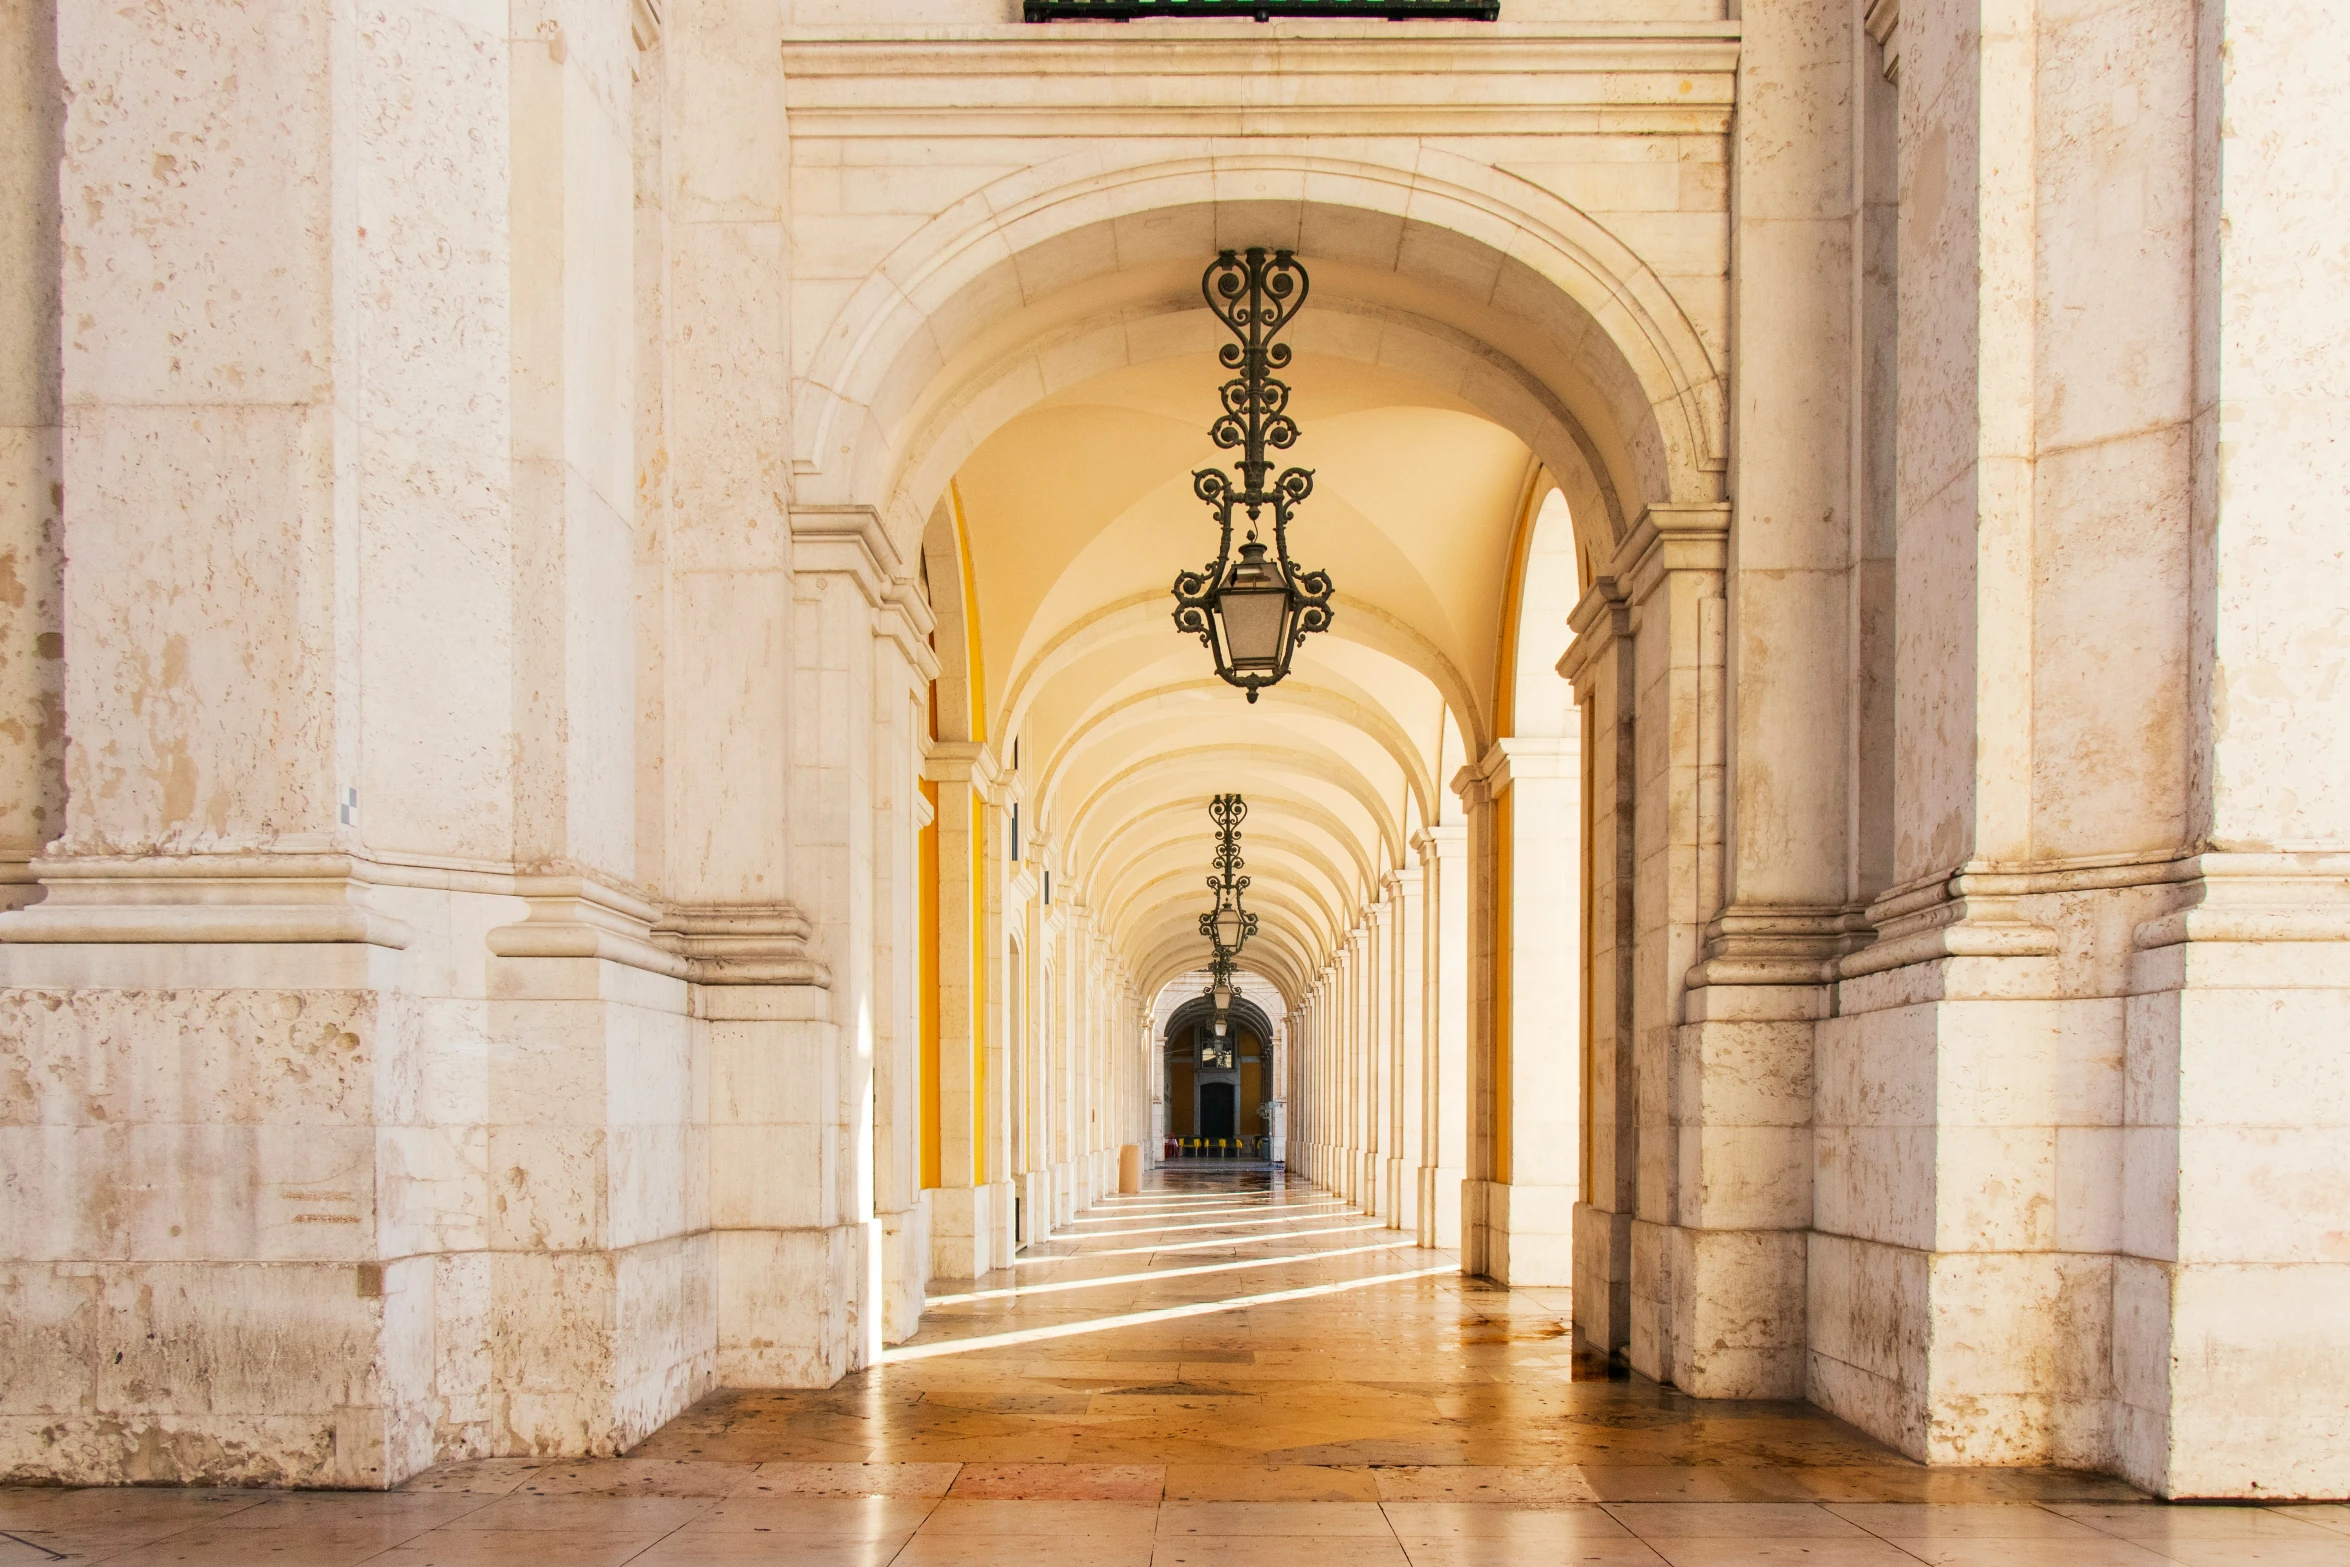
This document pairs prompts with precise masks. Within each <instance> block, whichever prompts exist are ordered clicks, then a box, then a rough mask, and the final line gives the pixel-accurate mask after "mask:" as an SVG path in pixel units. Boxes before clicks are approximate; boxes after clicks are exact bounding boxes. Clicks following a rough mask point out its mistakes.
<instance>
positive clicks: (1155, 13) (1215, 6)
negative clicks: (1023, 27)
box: [1022, 0, 1501, 22]
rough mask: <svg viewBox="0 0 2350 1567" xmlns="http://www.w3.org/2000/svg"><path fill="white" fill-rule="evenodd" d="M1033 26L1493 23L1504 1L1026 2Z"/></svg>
mask: <svg viewBox="0 0 2350 1567" xmlns="http://www.w3.org/2000/svg"><path fill="white" fill-rule="evenodd" d="M1022 5H1023V10H1022V16H1023V19H1024V20H1026V21H1031V22H1141V21H1148V20H1149V19H1150V18H1152V17H1159V16H1165V17H1188V18H1198V17H1203V16H1218V17H1238V18H1241V19H1242V20H1245V21H1253V22H1270V21H1273V20H1274V19H1276V18H1291V17H1321V18H1324V19H1328V18H1332V17H1337V18H1342V19H1346V20H1350V21H1363V22H1494V21H1499V20H1500V19H1501V0H1022Z"/></svg>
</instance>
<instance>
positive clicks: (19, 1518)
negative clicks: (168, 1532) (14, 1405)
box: [0, 1486, 272, 1533]
mask: <svg viewBox="0 0 2350 1567" xmlns="http://www.w3.org/2000/svg"><path fill="white" fill-rule="evenodd" d="M271 1494H272V1493H270V1492H267V1491H242V1490H240V1491H216V1490H189V1491H182V1490H177V1489H172V1488H166V1487H160V1486H156V1487H148V1486H138V1487H131V1486H97V1487H91V1488H88V1489H82V1490H70V1491H69V1490H63V1489H60V1488H57V1487H53V1486H10V1487H7V1488H5V1489H0V1529H6V1530H9V1531H11V1532H12V1533H13V1532H19V1531H20V1529H35V1528H38V1529H53V1530H67V1529H84V1530H96V1531H101V1532H104V1531H113V1530H117V1529H127V1530H134V1531H135V1530H145V1529H152V1528H170V1529H187V1528H193V1527H194V1526H195V1525H197V1524H200V1523H211V1522H217V1521H218V1520H220V1519H223V1518H227V1517H229V1516H231V1515H233V1514H235V1513H239V1512H243V1511H245V1510H246V1509H247V1508H252V1507H258V1506H260V1505H261V1504H262V1503H263V1502H265V1501H267V1500H269V1498H270V1495H271Z"/></svg>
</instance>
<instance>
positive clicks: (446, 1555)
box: [367, 1529, 659, 1567]
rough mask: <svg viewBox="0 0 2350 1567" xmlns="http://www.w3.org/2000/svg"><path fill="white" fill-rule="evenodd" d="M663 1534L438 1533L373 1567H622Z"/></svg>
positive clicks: (371, 1562) (371, 1561) (372, 1561)
mask: <svg viewBox="0 0 2350 1567" xmlns="http://www.w3.org/2000/svg"><path fill="white" fill-rule="evenodd" d="M658 1538H659V1536H658V1535H653V1534H648V1533H644V1532H641V1531H627V1530H611V1529H435V1530H434V1531H433V1532H432V1533H430V1534H427V1535H425V1536H423V1537H421V1538H419V1539H415V1540H411V1541H409V1542H408V1543H407V1544H405V1545H401V1546H397V1547H395V1548H393V1549H391V1550H388V1551H385V1552H384V1553H383V1554H381V1555H380V1556H371V1557H368V1558H367V1562H368V1567H621V1563H623V1562H628V1561H633V1560H634V1559H635V1558H636V1557H638V1556H639V1555H641V1554H642V1553H643V1552H644V1551H645V1549H646V1548H647V1547H648V1546H650V1545H652V1544H653V1543H654V1541H655V1540H657V1539H658Z"/></svg>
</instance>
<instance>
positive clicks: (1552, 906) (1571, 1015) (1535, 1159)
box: [1476, 738, 1583, 1285]
mask: <svg viewBox="0 0 2350 1567" xmlns="http://www.w3.org/2000/svg"><path fill="white" fill-rule="evenodd" d="M1476 779H1477V782H1478V785H1479V786H1480V787H1481V788H1482V789H1483V791H1484V792H1485V794H1486V795H1487V796H1488V798H1489V801H1490V803H1489V804H1488V805H1487V807H1486V808H1487V809H1488V810H1490V811H1491V812H1492V813H1493V821H1494V834H1493V836H1494V844H1493V850H1492V852H1493V856H1494V861H1495V870H1496V873H1497V874H1496V881H1495V886H1494V890H1493V899H1494V905H1495V907H1494V924H1495V926H1496V930H1495V934H1494V936H1493V938H1492V951H1493V959H1492V964H1493V969H1494V981H1495V989H1496V996H1495V1001H1494V1014H1493V1019H1492V1034H1491V1037H1490V1038H1489V1040H1488V1042H1487V1046H1486V1049H1487V1053H1488V1060H1489V1066H1488V1072H1489V1074H1490V1077H1489V1081H1490V1082H1491V1089H1490V1098H1489V1103H1490V1105H1491V1107H1492V1108H1491V1110H1490V1111H1489V1112H1488V1113H1489V1115H1490V1117H1491V1120H1490V1121H1489V1123H1488V1135H1489V1136H1490V1137H1491V1138H1492V1147H1493V1151H1492V1154H1491V1168H1492V1174H1491V1175H1490V1176H1489V1177H1488V1180H1487V1184H1486V1185H1485V1187H1483V1188H1482V1189H1481V1191H1480V1197H1479V1200H1480V1201H1481V1202H1482V1204H1483V1207H1484V1213H1485V1237H1486V1238H1485V1242H1484V1245H1485V1252H1484V1266H1483V1267H1482V1269H1481V1270H1480V1271H1482V1272H1484V1273H1486V1274H1488V1275H1490V1276H1491V1277H1493V1278H1495V1279H1498V1280H1500V1281H1501V1282H1503V1283H1505V1284H1520V1285H1548V1284H1559V1285H1563V1284H1568V1283H1571V1282H1572V1276H1573V1271H1574V1262H1573V1253H1574V1205H1575V1200H1576V1196H1577V1193H1578V1190H1579V1188H1580V1185H1581V1176H1582V1136H1581V1133H1582V1093H1583V1082H1582V1055H1583V1051H1582V1039H1581V1029H1580V1027H1579V1026H1578V1023H1577V1019H1578V1018H1579V1017H1580V1015H1581V1012H1582V995H1581V989H1582V985H1581V979H1582V976H1581V974H1580V973H1579V972H1578V967H1577V965H1576V964H1575V962H1574V961H1573V954H1574V953H1575V951H1576V949H1577V947H1578V945H1579V943H1580V941H1581V937H1582V930H1581V898H1580V897H1579V896H1578V892H1577V883H1578V880H1579V877H1578V872H1579V870H1580V867H1581V863H1582V858H1581V847H1582V846H1581V833H1582V801H1581V798H1580V796H1581V792H1582V782H1583V780H1582V760H1581V755H1580V747H1579V744H1578V742H1577V741H1575V740H1572V739H1565V740H1561V739H1543V738H1526V739H1508V740H1501V741H1497V742H1496V743H1495V745H1494V748H1493V750H1492V751H1491V752H1489V753H1488V754H1487V755H1486V757H1485V759H1484V761H1483V762H1482V763H1481V764H1480V765H1479V767H1478V768H1477V769H1476Z"/></svg>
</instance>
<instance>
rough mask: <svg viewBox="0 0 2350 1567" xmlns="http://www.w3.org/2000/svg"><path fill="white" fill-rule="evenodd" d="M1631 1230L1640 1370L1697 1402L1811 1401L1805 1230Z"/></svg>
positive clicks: (1635, 1363) (1641, 1226)
mask: <svg viewBox="0 0 2350 1567" xmlns="http://www.w3.org/2000/svg"><path fill="white" fill-rule="evenodd" d="M1631 1230H1632V1248H1631V1249H1632V1287H1631V1330H1632V1331H1631V1341H1630V1353H1631V1361H1632V1369H1633V1370H1635V1371H1637V1372H1639V1373H1640V1374H1641V1375H1642V1376H1644V1377H1653V1378H1655V1379H1656V1380H1657V1381H1659V1382H1668V1383H1670V1384H1672V1385H1673V1386H1674V1387H1677V1388H1679V1389H1680V1390H1681V1391H1682V1392H1684V1393H1688V1394H1691V1395H1692V1396H1694V1397H1697V1398H1801V1397H1803V1396H1804V1388H1805V1385H1806V1353H1805V1304H1806V1297H1805V1242H1806V1239H1807V1236H1806V1233H1805V1232H1804V1231H1801V1230H1697V1229H1690V1228H1688V1227H1687V1226H1684V1225H1672V1224H1652V1223H1649V1222H1647V1221H1646V1220H1642V1219H1634V1220H1633V1221H1632V1225H1631Z"/></svg>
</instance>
